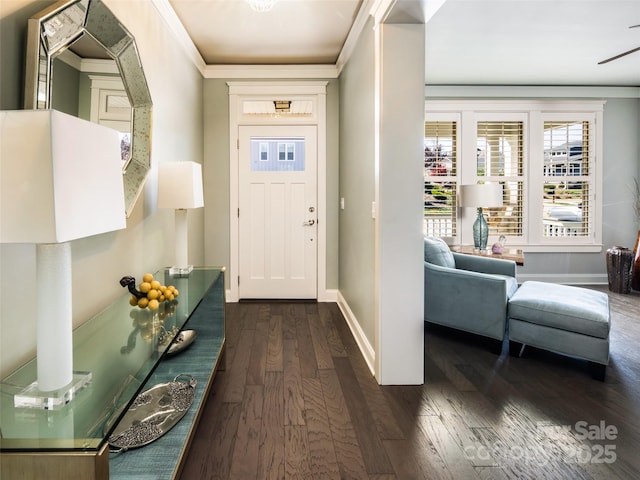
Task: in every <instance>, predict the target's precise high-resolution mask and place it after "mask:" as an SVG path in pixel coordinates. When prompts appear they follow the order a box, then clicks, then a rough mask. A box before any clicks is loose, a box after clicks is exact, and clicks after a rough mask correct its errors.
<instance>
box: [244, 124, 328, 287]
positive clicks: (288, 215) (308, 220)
mask: <svg viewBox="0 0 640 480" xmlns="http://www.w3.org/2000/svg"><path fill="white" fill-rule="evenodd" d="M316 143H317V142H316V128H315V127H313V126H241V127H239V150H240V151H239V162H240V165H239V169H238V171H239V206H240V210H239V222H238V225H239V232H238V233H239V272H240V275H239V276H240V278H239V297H240V298H316V297H317V279H316V276H317V247H316V245H317V239H316V235H317V205H316V202H317V199H316V196H317V194H316V181H317V180H316V155H317V145H316Z"/></svg>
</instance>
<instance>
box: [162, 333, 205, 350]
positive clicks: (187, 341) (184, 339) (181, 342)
mask: <svg viewBox="0 0 640 480" xmlns="http://www.w3.org/2000/svg"><path fill="white" fill-rule="evenodd" d="M197 336H198V333H197V332H196V331H195V330H182V331H181V332H180V333H178V335H176V338H175V339H173V341H172V342H171V345H170V346H169V348H167V343H166V341H161V342H159V343H158V351H160V352H163V351H164V350H165V349H167V355H175V354H177V353H180V352H182V351H183V350H185V349H186V348H187V347H188V346H189V345H191V344H192V343H193V341H194V340H195V339H196V337H197ZM167 337H168V335H167Z"/></svg>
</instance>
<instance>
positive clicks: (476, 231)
mask: <svg viewBox="0 0 640 480" xmlns="http://www.w3.org/2000/svg"><path fill="white" fill-rule="evenodd" d="M488 239H489V225H488V224H487V221H486V220H485V219H484V215H483V214H482V208H478V218H476V221H475V222H474V223H473V247H474V248H475V249H476V250H486V249H487V240H488Z"/></svg>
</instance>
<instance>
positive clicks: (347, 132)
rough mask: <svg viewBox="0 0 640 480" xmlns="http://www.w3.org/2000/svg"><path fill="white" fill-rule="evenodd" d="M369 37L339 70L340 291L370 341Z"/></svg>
mask: <svg viewBox="0 0 640 480" xmlns="http://www.w3.org/2000/svg"><path fill="white" fill-rule="evenodd" d="M374 73H375V71H374V38H373V28H372V21H371V20H369V23H368V24H367V25H366V26H365V28H364V29H363V30H362V35H361V36H360V38H359V40H358V42H357V45H356V48H355V50H354V52H353V55H352V56H351V58H350V60H349V62H348V63H347V65H346V66H345V68H344V69H343V71H342V74H341V76H340V197H343V198H344V201H345V209H344V210H340V234H339V239H340V240H339V245H340V253H339V255H340V268H339V274H340V277H339V284H340V293H341V294H342V296H343V297H344V299H345V300H346V302H347V303H348V304H349V307H350V309H351V311H352V312H353V314H354V316H355V317H356V318H357V319H358V321H359V323H360V327H361V328H362V330H363V332H364V334H365V336H366V337H367V339H368V340H369V343H371V345H374V335H375V324H374V319H375V312H374V307H375V283H374V281H375V278H374V273H375V272H374V265H375V234H374V226H375V225H374V221H373V219H372V218H371V202H372V201H373V200H374V199H375V175H376V172H375V161H374V146H375V122H374V99H375V91H374V79H375V76H374Z"/></svg>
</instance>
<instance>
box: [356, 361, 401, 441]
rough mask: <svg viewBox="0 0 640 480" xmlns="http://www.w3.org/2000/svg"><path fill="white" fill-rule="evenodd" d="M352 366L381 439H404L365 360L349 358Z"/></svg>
mask: <svg viewBox="0 0 640 480" xmlns="http://www.w3.org/2000/svg"><path fill="white" fill-rule="evenodd" d="M349 360H350V362H351V366H352V368H353V371H354V373H355V377H356V381H357V382H358V384H359V386H360V390H361V392H362V395H363V396H364V398H365V401H366V404H367V407H368V408H369V412H371V416H372V417H373V420H374V422H375V425H376V428H377V430H378V434H379V436H380V439H384V440H391V439H397V440H400V439H403V438H404V434H403V432H402V429H401V428H400V426H399V425H398V422H397V421H396V418H395V417H394V415H393V413H392V411H391V407H390V406H389V403H388V402H387V399H386V397H385V396H384V394H383V392H382V389H381V388H380V385H378V382H377V381H376V379H375V377H374V376H373V375H372V374H371V372H370V370H369V367H368V366H367V365H366V363H365V362H364V360H363V359H362V358H361V357H359V360H360V361H352V360H353V359H352V358H351V357H349Z"/></svg>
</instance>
